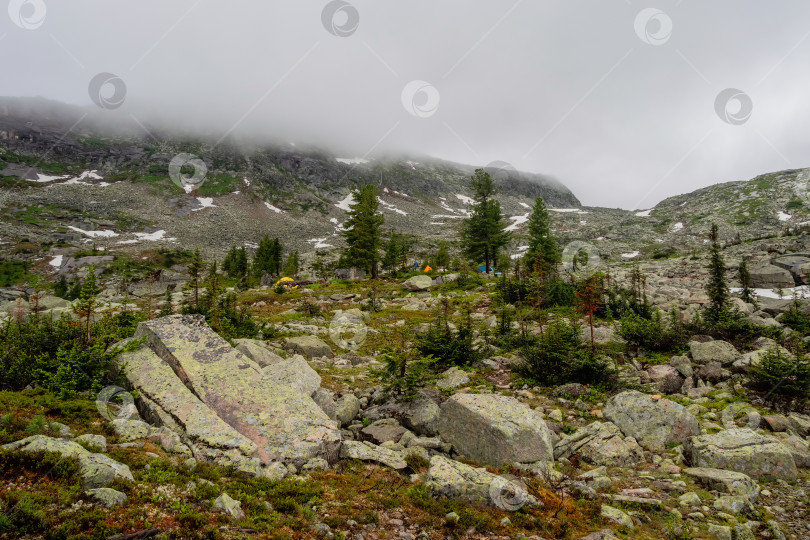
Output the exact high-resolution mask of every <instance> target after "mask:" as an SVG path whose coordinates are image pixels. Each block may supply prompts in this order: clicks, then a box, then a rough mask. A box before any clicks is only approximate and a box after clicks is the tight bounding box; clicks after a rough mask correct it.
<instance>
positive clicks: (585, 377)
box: [517, 319, 612, 386]
mask: <svg viewBox="0 0 810 540" xmlns="http://www.w3.org/2000/svg"><path fill="white" fill-rule="evenodd" d="M520 354H521V357H522V362H521V363H520V364H518V366H517V372H518V373H519V374H520V375H522V376H524V377H526V378H527V379H530V380H532V381H535V382H536V383H538V384H540V385H543V386H557V385H561V384H566V383H570V382H578V383H582V384H609V383H610V381H611V380H612V373H611V371H610V369H609V367H608V365H607V363H606V362H605V361H604V360H603V359H601V358H599V357H597V356H595V355H594V354H593V353H592V352H591V350H590V349H589V348H585V347H583V344H582V340H581V338H580V330H579V327H578V326H577V325H575V324H573V323H571V322H569V321H567V320H564V319H563V320H556V321H553V322H551V323H550V324H549V325H548V326H547V327H546V329H545V330H544V332H543V334H542V335H541V336H538V337H537V339H536V340H535V341H534V342H533V343H530V344H528V345H526V346H525V347H523V349H522V351H521V353H520Z"/></svg>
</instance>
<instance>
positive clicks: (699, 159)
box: [0, 0, 810, 208]
mask: <svg viewBox="0 0 810 540" xmlns="http://www.w3.org/2000/svg"><path fill="white" fill-rule="evenodd" d="M6 3H8V2H6ZM0 15H2V13H0ZM808 21H810V2H807V0H793V1H789V0H776V1H773V2H764V1H762V0H713V1H707V0H681V1H675V0H670V1H655V0H651V1H649V2H641V1H639V0H590V1H577V0H558V1H551V0H522V1H517V2H515V1H513V0H503V1H483V0H443V1H440V2H437V1H435V0H408V1H399V2H395V1H391V0H388V1H383V0H373V1H371V0H369V1H365V0H352V1H351V2H350V3H349V2H338V3H334V2H327V1H324V0H317V1H316V0H306V1H302V0H288V1H284V2H277V1H271V0H231V1H228V2H224V1H221V0H220V1H215V0H174V1H172V2H166V1H165V0H162V1H160V0H138V1H137V2H135V1H131V2H109V1H108V0H105V1H101V0H71V1H70V2H65V1H60V2H57V1H55V0H12V1H11V2H10V3H9V16H8V17H4V16H0V65H2V72H1V75H0V95H9V96H44V97H47V98H52V99H56V100H61V101H66V102H69V103H75V104H81V105H92V104H93V100H92V99H91V95H90V94H91V93H92V91H88V88H89V86H90V81H91V80H92V79H93V78H94V77H95V76H96V75H97V74H99V73H111V74H114V75H115V76H117V77H119V78H120V79H121V80H122V81H123V82H124V84H125V85H126V93H125V95H121V96H116V95H115V91H114V87H113V86H112V85H109V84H108V85H103V86H102V90H101V92H102V98H103V99H107V102H106V106H107V107H109V108H110V110H108V111H105V114H108V113H109V114H110V116H111V118H120V119H121V121H122V122H124V121H130V122H131V121H132V120H131V116H130V115H134V116H135V117H136V118H138V119H139V120H140V121H142V122H144V123H148V122H150V121H153V119H158V118H165V119H170V120H171V121H172V122H176V123H178V124H180V123H186V122H190V121H194V122H195V123H196V124H199V125H204V126H206V127H208V128H209V129H211V130H213V131H214V132H215V133H221V135H225V134H226V133H233V134H234V135H238V134H247V133H257V134H261V135H266V136H268V137H274V138H281V139H282V140H290V141H299V142H301V143H305V142H312V143H316V144H322V145H326V146H329V147H332V148H335V149H338V150H339V151H340V152H342V153H347V154H351V155H347V156H346V157H360V156H364V155H367V154H368V155H369V156H374V155H379V154H380V153H383V152H390V151H394V152H414V153H422V154H429V155H433V156H437V157H441V158H445V159H450V160H454V161H459V162H463V163H470V164H474V165H478V164H480V165H482V166H483V165H486V164H487V163H489V162H491V161H494V160H503V161H506V162H509V163H511V164H513V165H514V166H515V167H516V168H518V169H521V170H527V171H532V172H538V173H544V174H551V175H553V176H555V177H557V178H558V179H559V180H560V181H562V182H563V183H564V184H566V185H567V186H568V187H570V188H571V190H572V191H573V192H574V193H575V194H576V195H577V196H578V197H579V198H580V200H581V201H582V202H583V204H587V205H594V206H608V207H622V208H648V207H650V206H652V205H654V204H655V203H657V202H658V201H660V200H662V199H663V198H666V197H668V196H671V195H675V194H679V193H684V192H688V191H691V190H693V189H696V188H699V187H702V186H706V185H710V184H714V183H718V182H725V181H730V180H743V179H749V178H751V177H753V176H755V175H757V174H761V173H766V172H771V171H775V170H781V169H787V168H801V167H806V166H810V130H809V129H808V126H810V69H808V68H810V27H808V24H807V22H808ZM413 81H422V82H421V83H420V82H413ZM97 86H98V85H97ZM729 88H731V89H737V90H739V91H740V92H742V94H740V92H725V93H723V91H724V90H726V89H729ZM718 96H720V98H719V102H718ZM730 96H736V97H730ZM118 97H123V104H122V105H121V106H120V107H118V105H119V104H120V103H119V100H118ZM96 101H100V100H99V99H98V97H96ZM101 103H102V105H104V104H105V102H104V101H101ZM749 111H750V116H749V114H748V113H749Z"/></svg>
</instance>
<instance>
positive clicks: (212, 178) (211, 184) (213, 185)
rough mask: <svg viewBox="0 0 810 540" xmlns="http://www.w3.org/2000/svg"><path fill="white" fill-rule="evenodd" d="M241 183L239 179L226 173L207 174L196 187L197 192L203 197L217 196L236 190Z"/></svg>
mask: <svg viewBox="0 0 810 540" xmlns="http://www.w3.org/2000/svg"><path fill="white" fill-rule="evenodd" d="M241 183H242V181H241V180H240V179H238V178H235V177H233V176H230V175H227V174H209V175H208V176H206V178H205V182H203V183H202V185H201V186H200V187H199V188H198V193H199V194H200V195H201V196H204V197H208V196H214V197H218V196H222V195H226V194H228V193H231V192H232V191H236V190H237V189H238V187H239V186H240V185H241Z"/></svg>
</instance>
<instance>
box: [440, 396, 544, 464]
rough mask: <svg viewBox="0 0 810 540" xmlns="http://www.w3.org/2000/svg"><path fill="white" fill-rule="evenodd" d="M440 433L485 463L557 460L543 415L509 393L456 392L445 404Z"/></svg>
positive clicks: (458, 447)
mask: <svg viewBox="0 0 810 540" xmlns="http://www.w3.org/2000/svg"><path fill="white" fill-rule="evenodd" d="M439 434H440V435H441V437H442V438H443V439H444V440H445V441H447V442H449V443H451V444H452V445H453V446H454V447H455V449H456V451H458V453H459V454H462V455H463V456H465V457H467V458H468V459H472V460H474V461H480V462H482V463H488V464H491V465H503V464H509V463H530V462H535V461H554V445H553V444H552V442H551V432H550V431H549V429H548V426H546V422H545V421H544V420H543V416H542V415H541V414H540V413H538V412H537V411H534V410H532V409H531V408H529V406H528V405H526V404H524V403H521V402H520V401H518V400H516V399H515V398H511V397H508V396H496V395H492V394H456V395H454V396H453V397H451V398H450V399H448V400H447V401H445V402H444V403H443V404H442V406H441V413H440V415H439Z"/></svg>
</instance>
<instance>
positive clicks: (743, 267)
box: [737, 257, 757, 305]
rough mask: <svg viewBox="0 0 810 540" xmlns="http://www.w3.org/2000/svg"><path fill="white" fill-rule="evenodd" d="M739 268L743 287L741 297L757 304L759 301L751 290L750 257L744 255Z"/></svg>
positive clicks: (744, 300)
mask: <svg viewBox="0 0 810 540" xmlns="http://www.w3.org/2000/svg"><path fill="white" fill-rule="evenodd" d="M737 270H738V272H739V274H740V287H742V291H741V292H740V298H742V299H743V302H748V303H749V304H754V305H756V303H757V301H756V298H755V297H754V293H753V291H752V290H751V272H750V271H749V270H748V259H746V258H745V257H743V259H742V261H740V266H739V267H738V269H737Z"/></svg>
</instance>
